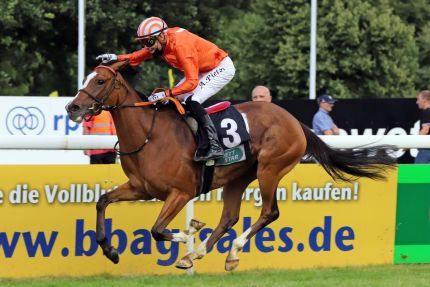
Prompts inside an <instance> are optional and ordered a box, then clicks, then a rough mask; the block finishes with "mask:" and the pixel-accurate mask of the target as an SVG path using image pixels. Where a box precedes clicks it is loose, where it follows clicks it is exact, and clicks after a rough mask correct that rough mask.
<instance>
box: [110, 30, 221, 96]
mask: <svg viewBox="0 0 430 287" xmlns="http://www.w3.org/2000/svg"><path fill="white" fill-rule="evenodd" d="M227 55H228V54H227V53H226V52H224V51H223V50H221V49H220V48H218V46H217V45H215V44H214V43H211V42H209V41H207V40H205V39H203V38H201V37H199V36H197V35H195V34H193V33H191V32H189V31H187V30H185V29H182V28H178V27H175V28H169V29H167V42H166V47H165V48H164V51H163V55H162V56H161V57H162V58H163V59H164V60H165V61H166V62H167V63H168V64H169V65H171V66H172V67H174V68H177V69H178V70H181V71H182V72H183V73H184V75H185V79H186V80H185V81H184V82H183V83H182V84H180V85H179V86H176V87H174V88H173V89H172V91H171V95H168V96H177V95H181V94H185V93H188V92H191V91H192V90H194V89H195V88H196V87H197V85H198V83H199V73H204V72H208V71H210V70H212V69H214V68H215V67H217V66H218V65H219V63H220V62H221V61H222V60H223V59H224V58H225V57H227ZM151 58H152V54H151V52H150V51H149V48H146V47H145V48H143V49H141V50H139V51H136V52H133V53H130V54H123V55H119V56H118V60H119V61H123V60H126V59H128V60H130V65H132V66H136V65H139V64H140V63H142V62H143V61H146V60H149V59H151Z"/></svg>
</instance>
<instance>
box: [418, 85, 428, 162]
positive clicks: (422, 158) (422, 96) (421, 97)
mask: <svg viewBox="0 0 430 287" xmlns="http://www.w3.org/2000/svg"><path fill="white" fill-rule="evenodd" d="M417 105H418V108H419V109H420V110H423V112H422V114H421V118H420V122H421V129H420V135H429V134H430V91H422V92H420V93H419V94H418V96H417ZM415 163H421V164H424V163H430V149H426V148H421V149H418V154H417V157H416V158H415Z"/></svg>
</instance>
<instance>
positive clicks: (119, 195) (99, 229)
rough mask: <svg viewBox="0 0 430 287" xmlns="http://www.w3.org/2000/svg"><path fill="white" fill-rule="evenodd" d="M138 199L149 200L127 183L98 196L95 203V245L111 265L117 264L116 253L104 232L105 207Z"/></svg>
mask: <svg viewBox="0 0 430 287" xmlns="http://www.w3.org/2000/svg"><path fill="white" fill-rule="evenodd" d="M139 199H150V198H149V197H148V198H146V196H145V193H144V192H142V191H141V190H137V189H136V188H133V187H132V186H131V185H130V183H129V182H127V183H124V184H122V185H120V186H118V187H117V188H116V189H114V190H113V191H111V192H108V193H105V194H103V195H102V196H100V198H99V200H98V202H97V206H96V207H97V225H96V240H97V243H98V244H99V245H100V247H101V248H102V250H103V254H104V255H106V257H107V258H109V259H110V260H111V261H112V262H113V263H115V264H116V263H118V262H119V255H118V251H117V250H116V249H115V248H113V247H112V246H111V245H110V244H109V243H108V241H107V239H106V232H105V212H106V207H107V206H108V205H109V204H110V203H112V202H117V201H133V200H139Z"/></svg>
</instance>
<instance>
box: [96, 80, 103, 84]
mask: <svg viewBox="0 0 430 287" xmlns="http://www.w3.org/2000/svg"><path fill="white" fill-rule="evenodd" d="M104 83H105V80H97V84H98V85H103V84H104Z"/></svg>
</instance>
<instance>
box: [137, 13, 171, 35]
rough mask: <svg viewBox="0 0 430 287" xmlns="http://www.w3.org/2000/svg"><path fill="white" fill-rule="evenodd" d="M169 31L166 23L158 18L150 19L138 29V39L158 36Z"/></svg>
mask: <svg viewBox="0 0 430 287" xmlns="http://www.w3.org/2000/svg"><path fill="white" fill-rule="evenodd" d="M166 29H167V24H166V22H164V21H163V19H161V18H158V17H149V18H147V19H145V20H143V21H142V22H141V23H140V25H139V27H138V28H137V39H142V38H147V37H150V36H158V35H160V34H161V32H163V31H164V30H166Z"/></svg>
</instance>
